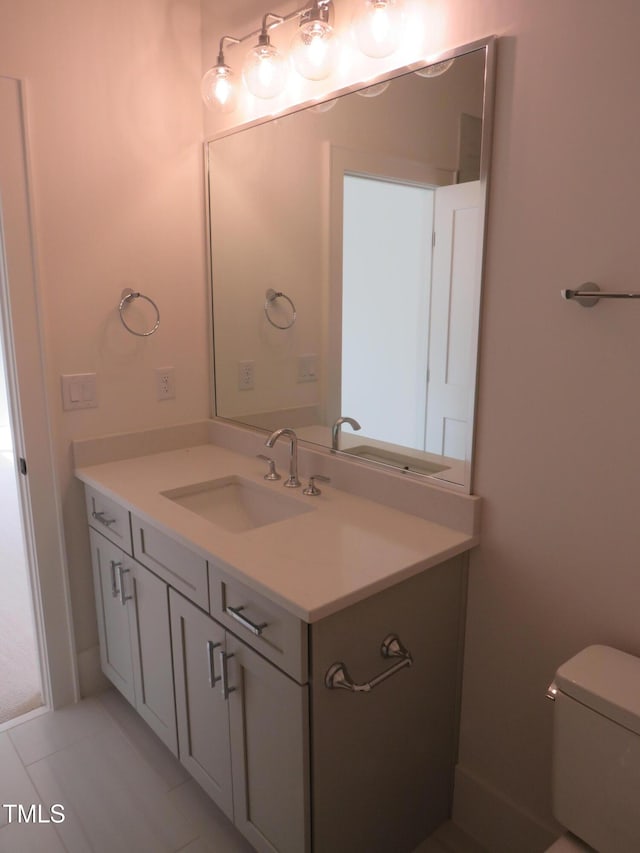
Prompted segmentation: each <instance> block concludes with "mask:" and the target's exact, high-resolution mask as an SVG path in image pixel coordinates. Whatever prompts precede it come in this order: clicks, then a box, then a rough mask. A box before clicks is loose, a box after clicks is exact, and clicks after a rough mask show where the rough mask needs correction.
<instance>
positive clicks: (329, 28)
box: [201, 0, 403, 112]
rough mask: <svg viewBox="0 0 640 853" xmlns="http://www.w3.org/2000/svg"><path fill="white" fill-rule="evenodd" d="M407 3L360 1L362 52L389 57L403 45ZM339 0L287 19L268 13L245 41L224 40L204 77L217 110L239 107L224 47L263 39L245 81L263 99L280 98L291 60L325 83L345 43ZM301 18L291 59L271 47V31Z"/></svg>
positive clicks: (357, 18)
mask: <svg viewBox="0 0 640 853" xmlns="http://www.w3.org/2000/svg"><path fill="white" fill-rule="evenodd" d="M402 2H403V0H357V3H358V5H357V9H356V12H355V14H354V16H353V21H352V25H353V32H354V37H355V41H356V43H357V44H358V46H359V48H360V50H361V51H362V52H363V53H364V54H366V55H367V56H369V57H373V58H376V59H377V58H382V57H385V56H389V55H390V54H392V53H393V52H394V50H396V48H398V47H399V46H400V42H401V40H402V27H403V10H402ZM333 11H334V10H333V0H307V4H306V5H305V6H303V7H301V8H299V9H296V10H295V11H293V12H290V13H288V14H287V15H277V14H275V13H274V12H267V13H266V15H264V17H263V18H262V26H261V27H260V29H259V30H254V31H253V32H251V33H247V35H244V36H241V37H240V38H234V37H233V36H223V37H222V38H221V39H220V49H219V52H218V60H217V62H216V64H215V65H214V66H213V68H210V69H209V70H208V71H207V73H206V74H205V75H204V77H203V78H202V84H201V91H202V97H203V100H204V102H205V104H206V105H207V106H208V107H210V108H211V109H217V110H220V111H222V112H230V111H231V110H232V109H233V108H234V106H235V87H234V75H233V71H232V70H231V68H230V67H229V66H228V65H227V64H226V62H225V57H224V50H223V48H224V46H225V43H226V44H231V45H233V44H240V43H241V42H244V41H246V40H248V39H250V38H254V37H255V36H256V35H257V36H258V41H257V44H255V45H254V46H253V47H252V48H251V50H249V52H248V53H247V56H246V59H245V62H244V67H243V69H242V79H243V81H244V84H245V86H246V87H247V89H248V90H249V91H250V92H251V93H252V94H253V95H255V96H256V97H258V98H275V97H277V96H278V95H279V94H280V93H281V92H282V91H283V90H284V87H285V85H286V82H287V76H288V65H289V58H290V59H291V64H292V65H293V67H294V68H295V69H296V71H297V72H298V73H299V74H300V75H301V76H302V77H305V78H306V79H307V80H324V79H325V78H326V77H328V76H329V75H330V74H331V73H332V71H333V70H334V68H336V67H337V66H338V64H339V53H340V42H339V40H338V38H337V37H336V33H335V30H334V26H333ZM295 18H298V19H299V22H298V28H297V31H296V33H295V35H294V37H293V40H292V42H291V48H290V52H289V57H287V56H285V55H284V54H283V53H282V52H280V51H279V50H278V49H277V48H276V47H275V45H274V44H272V42H271V37H270V35H269V31H270V30H272V29H273V28H275V27H278V26H280V25H281V24H284V23H287V22H288V21H291V20H293V19H295Z"/></svg>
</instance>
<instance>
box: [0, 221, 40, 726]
mask: <svg viewBox="0 0 640 853" xmlns="http://www.w3.org/2000/svg"><path fill="white" fill-rule="evenodd" d="M0 239H1V235H0ZM1 249H2V247H1V246H0V251H1ZM2 254H3V253H2ZM0 263H3V259H2V258H0ZM5 319H6V318H4V317H3V318H2V321H3V322H2V324H0V506H2V512H1V513H0V590H2V594H1V595H0V726H1V725H2V724H4V723H7V722H8V721H9V720H13V719H15V718H16V717H20V716H22V715H23V714H27V713H28V712H29V711H33V710H35V709H36V708H39V707H41V706H42V705H43V704H44V698H43V690H42V677H41V674H40V661H39V652H38V642H37V634H36V628H35V618H34V607H33V597H32V594H31V581H30V574H29V567H28V563H27V556H26V548H25V538H24V535H25V534H24V525H23V522H22V512H21V499H20V487H19V482H18V476H19V475H18V473H17V468H16V453H15V443H14V440H13V435H12V428H11V422H12V417H11V405H10V394H9V392H8V387H7V385H8V383H7V372H6V369H5V356H4V352H5V345H4V340H3V338H4V335H3V333H2V327H3V326H4V323H5Z"/></svg>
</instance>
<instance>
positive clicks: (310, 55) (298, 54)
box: [291, 0, 339, 80]
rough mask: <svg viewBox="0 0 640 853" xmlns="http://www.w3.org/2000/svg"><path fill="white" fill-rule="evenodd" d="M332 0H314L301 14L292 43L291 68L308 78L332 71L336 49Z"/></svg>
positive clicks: (314, 78) (322, 77)
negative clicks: (332, 23)
mask: <svg viewBox="0 0 640 853" xmlns="http://www.w3.org/2000/svg"><path fill="white" fill-rule="evenodd" d="M332 12H333V3H331V2H321V0H313V5H312V6H311V8H310V9H306V10H305V11H303V12H302V13H301V14H300V25H299V26H298V31H297V32H296V34H295V36H294V37H293V41H292V42H291V60H292V62H293V65H294V68H295V69H296V71H297V72H298V74H301V75H302V76H303V77H305V78H306V79H307V80H324V79H325V77H328V76H329V74H331V72H332V71H333V69H334V67H335V65H336V60H337V54H338V49H339V44H338V39H337V38H336V35H335V32H334V29H333V26H332V25H331V22H330V18H331V15H332Z"/></svg>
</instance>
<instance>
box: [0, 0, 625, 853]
mask: <svg viewBox="0 0 640 853" xmlns="http://www.w3.org/2000/svg"><path fill="white" fill-rule="evenodd" d="M338 2H339V3H340V6H341V8H347V7H348V5H349V0H343V2H340V0H338ZM226 5H227V8H224V7H222V4H220V3H214V2H213V0H203V8H204V11H205V13H207V14H206V17H205V27H204V32H205V48H206V54H205V55H206V56H207V58H208V59H209V62H208V63H206V64H207V65H208V64H211V62H212V61H213V59H214V58H215V52H216V50H217V44H214V41H213V39H215V41H216V42H217V38H219V36H220V35H221V34H223V33H226V32H234V31H238V30H240V31H243V32H244V31H246V30H247V29H250V28H253V27H254V26H255V24H256V22H257V20H258V18H259V16H260V15H261V14H262V13H263V12H264V11H266V7H265V6H264V5H263V4H260V3H259V2H258V0H245V2H243V3H242V4H237V3H233V4H231V3H229V4H226ZM292 5H293V4H291V3H289V4H288V6H289V7H291V6H292ZM286 7H287V4H285V3H283V4H282V5H281V7H279V8H281V9H284V8H286ZM424 9H425V21H426V22H428V23H429V24H430V29H428V30H426V36H425V42H426V43H428V44H426V46H425V50H432V51H437V50H438V49H445V48H447V47H450V46H453V45H455V44H459V43H463V42H468V41H471V40H473V39H476V38H479V37H482V36H485V35H487V34H489V33H496V34H498V35H499V36H501V37H502V38H501V43H500V55H499V67H498V87H497V105H496V134H495V147H494V171H493V181H492V188H491V207H490V221H489V244H488V263H487V277H486V289H485V301H484V315H483V333H482V338H483V340H482V349H481V358H480V396H479V400H480V406H479V418H478V440H477V454H476V479H475V491H476V492H477V493H478V494H480V495H482V496H483V497H484V499H485V513H484V523H483V544H482V546H481V547H480V548H479V549H478V551H477V552H476V554H475V555H474V558H473V560H472V565H471V577H470V589H469V611H468V630H467V647H466V661H465V674H464V701H463V716H462V728H461V747H460V762H461V766H462V768H463V769H464V771H465V774H466V777H467V778H471V777H475V778H476V779H477V780H478V783H479V784H478V790H480V789H482V791H484V792H485V793H487V792H489V793H488V796H489V800H490V804H493V805H495V803H494V800H496V798H495V797H493V799H492V794H491V791H492V790H493V791H494V792H495V793H497V795H498V797H497V799H498V800H499V798H500V797H501V796H502V797H505V798H508V799H510V800H512V801H513V802H514V803H515V804H516V805H517V806H518V807H520V808H521V809H523V810H525V811H528V812H530V813H531V814H532V815H533V816H534V817H535V818H537V819H539V820H541V821H547V820H548V819H549V783H548V777H549V767H550V761H549V755H550V730H551V705H550V703H547V702H546V701H545V700H544V691H545V688H546V686H547V683H548V681H549V680H550V678H551V677H552V675H553V672H554V670H555V668H556V666H557V665H558V664H559V663H560V662H561V661H562V660H564V659H565V658H567V657H568V656H569V655H571V654H573V653H574V652H575V651H577V650H578V649H579V648H581V647H583V646H585V645H587V644H588V643H592V642H605V643H611V644H612V645H616V646H618V647H620V648H622V649H625V650H627V651H630V652H634V653H636V654H640V628H638V608H637V600H638V595H639V593H640V581H639V580H638V570H637V553H638V543H637V532H636V531H637V521H636V518H637V516H638V515H639V514H640V498H639V497H638V482H639V481H640V477H639V475H640V470H639V468H640V465H639V463H638V459H637V449H636V448H637V433H638V429H637V424H638V422H639V420H640V395H638V393H637V386H638V362H639V359H638V352H637V350H638V323H639V322H640V317H639V316H638V306H637V304H636V303H629V302H613V303H602V304H600V305H599V306H597V307H596V308H595V309H593V310H591V311H585V310H583V309H580V308H579V307H578V306H576V305H571V304H567V303H563V302H562V301H561V300H560V296H559V291H560V288H562V287H571V286H575V285H577V284H580V283H581V282H582V281H585V280H588V279H593V280H595V281H598V282H599V283H600V284H601V285H602V286H603V287H606V288H610V289H622V288H636V289H640V280H639V279H638V269H640V241H638V239H637V233H636V232H637V225H636V219H637V217H636V215H635V197H636V185H637V181H636V180H635V176H636V175H637V169H638V167H637V138H638V134H639V133H640V112H639V109H640V108H639V107H638V101H637V98H636V97H635V96H634V95H633V82H634V81H635V80H637V79H638V76H639V74H640V67H639V66H640V59H639V58H638V52H637V44H636V34H637V32H638V26H639V25H640V7H639V6H638V4H637V2H636V0H614V2H610V3H606V4H605V3H600V2H596V0H560V2H551V0H538V2H535V3H534V2H531V0H509V1H508V2H506V0H482V2H480V0H446V1H445V0H429V3H428V5H427V4H426V3H425V4H424ZM0 17H1V22H2V26H0V65H1V70H2V73H4V74H14V75H17V76H24V77H26V78H27V80H28V84H29V88H28V96H29V120H30V131H31V132H30V138H31V159H32V163H33V197H34V201H35V213H36V222H35V226H36V228H35V230H36V235H37V239H38V254H37V258H38V266H39V271H40V284H41V289H42V294H43V302H44V324H45V332H46V349H47V357H48V367H49V378H50V389H51V400H52V405H53V409H54V411H53V413H52V414H53V417H54V422H55V430H56V447H57V451H58V464H59V470H60V475H61V488H62V493H63V500H64V504H65V514H66V518H67V524H66V536H67V545H68V552H69V570H70V576H71V588H72V594H73V605H74V617H75V622H76V638H77V642H78V648H79V650H80V651H81V652H82V651H84V650H85V649H87V648H89V647H90V646H91V645H93V644H95V642H96V634H95V619H94V616H93V609H92V600H91V599H92V591H91V588H90V580H89V572H88V566H87V557H88V555H87V550H86V543H85V534H84V531H83V530H82V528H81V525H80V524H79V518H80V514H81V507H80V501H79V489H78V488H77V487H76V486H75V485H73V484H72V481H71V462H70V458H69V441H70V439H71V438H72V437H75V436H86V435H98V434H100V433H104V432H112V431H118V430H123V429H134V428H138V427H143V426H150V425H156V424H162V423H170V422H178V421H183V420H189V419H192V418H195V417H201V416H203V415H205V414H206V413H207V411H208V387H207V386H208V376H207V368H208V355H207V331H206V295H205V283H204V269H203V255H204V244H203V226H202V177H201V166H200V150H199V140H200V135H201V115H200V112H199V110H200V107H199V103H198V102H197V98H194V97H193V93H194V91H195V92H197V85H198V78H199V75H200V68H199V67H198V62H199V50H198V48H199V21H198V4H197V3H196V2H195V0H190V2H186V0H185V2H184V3H182V4H175V3H170V2H169V0H153V2H152V0H136V2H135V3H131V2H126V3H125V2H124V0H117V2H116V0H109V2H107V0H91V2H90V3H86V2H85V3H81V2H79V0H62V2H60V3H57V4H52V3H49V2H45V1H44V0H28V2H24V3H20V4H18V3H15V2H12V0H0ZM210 36H212V37H213V38H210ZM627 92H629V93H630V95H629V97H625V96H626V93H627ZM206 131H207V133H210V132H211V131H212V123H211V119H210V118H207V119H206ZM126 284H130V285H133V286H135V287H139V288H140V289H141V290H143V291H145V292H148V293H149V295H151V296H152V297H153V298H154V299H156V300H157V301H158V304H159V306H160V308H161V311H162V316H163V325H162V327H161V331H160V332H159V333H158V334H157V335H156V336H154V338H152V339H150V340H148V341H141V340H137V339H134V338H132V337H130V336H127V335H126V334H124V333H123V330H121V328H120V327H119V323H118V320H117V316H116V314H115V310H114V309H115V305H116V304H117V301H118V298H119V294H120V291H121V289H122V287H123V286H125V285H126ZM167 364H173V365H175V367H176V371H177V383H178V398H177V400H176V401H175V403H168V402H165V403H156V401H155V400H154V395H153V385H152V378H151V370H152V368H153V367H154V366H164V365H167ZM92 370H96V371H97V372H98V378H99V384H100V407H99V408H98V409H95V410H87V411H85V412H76V413H65V414H63V413H62V411H61V407H60V397H59V387H58V382H59V374H60V373H63V372H72V371H73V372H75V371H78V372H84V371H92ZM461 814H462V817H463V819H466V820H467V824H468V825H470V826H471V825H472V824H473V814H472V809H469V808H467V810H466V812H465V810H464V808H462V809H461ZM496 814H498V811H496ZM505 814H506V812H505ZM485 817H486V820H485V825H484V826H481V825H480V824H479V821H478V820H477V821H476V822H475V825H474V826H473V828H475V829H476V830H477V831H480V832H481V833H484V837H485V838H486V839H489V840H491V834H492V832H493V826H494V825H496V824H494V825H492V824H491V822H490V818H491V814H490V810H489V809H488V810H487V812H486V815H485ZM497 823H498V830H500V827H499V821H498V822H497ZM506 825H507V823H506V818H505V822H503V829H502V837H503V838H504V837H505V829H504V827H505V826H506ZM531 837H533V836H530V838H531ZM521 840H522V839H521ZM525 842H526V839H524V840H523V843H522V845H521V846H519V847H514V846H513V844H511V846H509V844H508V843H506V842H505V843H503V844H502V849H503V850H505V851H507V850H510V851H513V850H514V849H518V850H519V851H525V850H526V849H527V847H526V844H525ZM532 844H533V842H531V841H529V845H530V846H531V845H532ZM493 849H494V850H496V851H498V853H499V850H500V845H499V844H497V843H496V844H494V846H493ZM531 849H539V847H538V848H536V847H533V846H532V847H531Z"/></svg>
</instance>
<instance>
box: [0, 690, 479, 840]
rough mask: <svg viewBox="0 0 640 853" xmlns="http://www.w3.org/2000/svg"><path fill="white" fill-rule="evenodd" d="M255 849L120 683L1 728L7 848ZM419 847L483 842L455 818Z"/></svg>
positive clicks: (1, 826)
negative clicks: (24, 814)
mask: <svg viewBox="0 0 640 853" xmlns="http://www.w3.org/2000/svg"><path fill="white" fill-rule="evenodd" d="M56 803H59V804H62V805H63V806H64V821H63V822H56V821H57V820H59V814H60V812H59V810H58V812H56V811H54V812H53V814H52V815H51V814H50V812H49V807H50V806H51V805H53V804H56ZM7 804H15V807H14V808H11V809H10V808H8V807H7ZM18 804H21V805H22V806H23V808H24V807H26V808H28V807H29V806H30V805H31V804H42V812H41V817H42V818H43V819H47V818H50V817H53V818H54V820H51V822H50V823H36V822H33V820H31V821H29V822H25V821H24V820H23V821H22V822H20V821H19V820H18V817H19V813H18V809H17V805H18ZM10 817H11V819H9V818H10ZM252 850H253V848H251V847H250V846H249V844H248V843H247V842H246V841H245V840H244V839H243V838H242V836H241V835H240V834H239V833H238V832H237V831H236V830H235V828H234V827H233V826H232V824H231V823H230V822H229V821H228V820H227V818H226V817H225V816H224V815H223V814H222V813H221V812H220V811H219V810H218V809H217V808H216V806H215V805H214V804H213V803H212V802H211V801H210V800H209V798H208V797H207V796H206V795H205V794H204V793H203V792H202V790H201V789H200V788H199V787H198V785H196V783H195V782H194V781H193V780H192V779H191V778H190V776H189V775H188V774H187V772H186V771H185V770H184V769H183V768H182V766H181V765H180V763H179V762H178V761H177V760H176V759H175V758H174V757H173V755H171V753H170V752H169V751H168V750H167V749H166V748H165V747H164V745H163V744H161V743H160V741H159V740H158V739H157V738H156V736H155V735H154V734H153V733H152V732H151V730H150V729H149V728H147V726H146V725H145V723H144V722H143V721H142V720H141V719H140V718H139V717H138V716H137V714H136V713H135V712H134V711H133V710H132V709H131V708H130V706H129V705H128V704H127V703H126V702H125V701H124V699H122V697H121V696H120V695H119V694H118V693H117V692H116V691H115V690H108V691H106V692H105V693H103V694H101V695H100V696H97V697H91V698H89V699H85V700H83V701H82V702H80V703H79V704H78V705H73V706H70V707H68V708H63V709H62V710H60V711H56V712H53V713H45V714H42V715H40V716H37V717H35V718H33V719H30V720H28V721H26V722H23V723H20V724H18V725H16V726H15V727H13V728H10V729H7V730H5V731H3V732H0V853H176V851H180V853H251V851H252ZM354 853H359V852H358V851H354ZM362 853H365V851H362ZM389 853H393V851H389ZM416 853H485V851H482V849H481V848H480V847H478V846H477V845H476V844H475V843H474V842H472V841H471V839H469V838H468V837H467V836H465V835H464V834H463V833H461V832H460V831H459V830H458V829H457V827H455V826H454V825H453V824H451V823H448V824H446V825H445V826H443V827H441V828H440V830H438V832H437V833H436V834H435V836H434V837H433V838H431V839H429V840H427V841H426V842H425V843H424V844H422V845H421V846H420V848H419V849H418V850H417V851H416Z"/></svg>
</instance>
